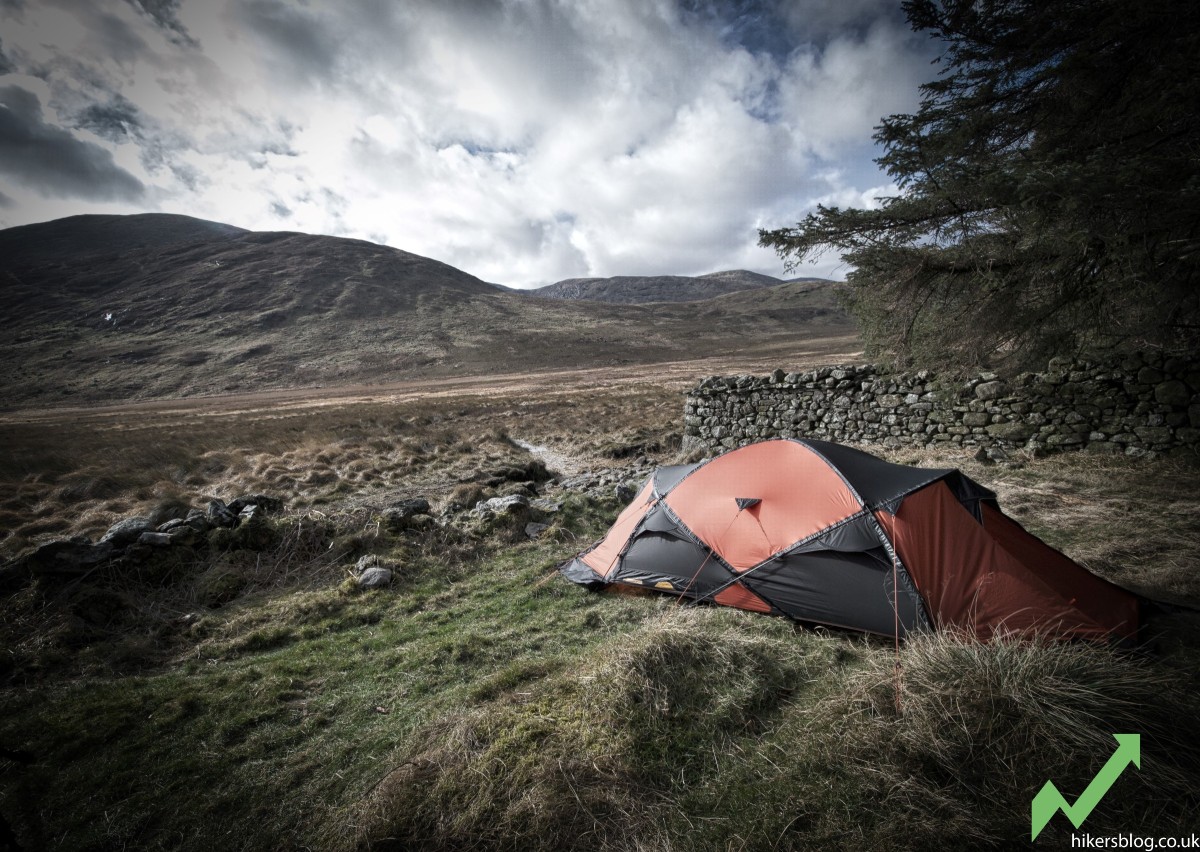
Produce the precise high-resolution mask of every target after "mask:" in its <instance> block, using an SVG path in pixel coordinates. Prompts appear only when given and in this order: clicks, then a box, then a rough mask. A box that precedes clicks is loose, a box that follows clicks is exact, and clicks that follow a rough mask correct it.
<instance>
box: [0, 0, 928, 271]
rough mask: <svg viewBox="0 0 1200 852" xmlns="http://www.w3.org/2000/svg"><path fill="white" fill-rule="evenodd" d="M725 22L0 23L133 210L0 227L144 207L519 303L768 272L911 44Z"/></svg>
mask: <svg viewBox="0 0 1200 852" xmlns="http://www.w3.org/2000/svg"><path fill="white" fill-rule="evenodd" d="M739 5H740V7H741V8H742V10H743V11H745V9H751V10H752V12H751V13H746V14H744V15H743V16H742V17H741V18H738V19H736V20H734V19H731V18H730V17H729V9H730V8H732V6H730V5H729V4H727V3H710V4H707V5H705V4H697V3H689V9H692V10H693V11H688V12H682V11H680V10H679V9H678V8H677V7H676V5H675V4H674V3H673V2H668V0H654V2H646V0H580V2H573V3H561V2H554V0H503V2H501V0H489V2H479V0H454V1H453V2H452V0H442V1H441V2H434V0H425V2H408V3H402V4H394V3H381V2H374V0H353V1H352V2H340V3H322V2H317V0H313V2H306V3H300V2H293V1H292V0H220V2H203V3H201V2H193V3H183V4H181V5H180V6H179V7H178V8H177V10H176V15H175V17H173V18H170V19H169V20H165V19H164V20H163V21H158V22H156V21H155V19H154V18H152V17H150V16H148V15H143V14H139V13H138V12H137V11H136V10H134V8H133V7H132V6H131V5H130V4H127V3H125V2H123V0H97V2H95V3H92V4H73V3H71V4H68V3H63V4H61V5H59V6H52V5H47V6H45V7H44V8H37V9H35V8H32V7H26V9H25V10H24V12H23V13H21V14H20V15H19V16H11V17H10V18H0V19H2V20H4V23H5V37H4V51H5V55H6V57H7V58H8V60H9V62H10V63H11V64H12V65H13V66H14V67H16V68H17V70H18V71H19V72H23V73H33V74H35V75H37V78H38V79H39V80H40V81H43V82H40V83H39V85H41V86H42V87H43V88H44V91H45V94H44V95H43V101H44V102H45V103H47V104H48V105H52V106H53V108H54V114H56V115H58V116H59V117H60V119H61V120H62V122H63V123H64V125H66V126H67V127H66V129H67V130H71V131H73V132H74V134H75V136H76V137H77V138H79V139H81V140H85V141H87V142H88V144H91V145H95V146H98V150H99V149H103V150H106V151H108V152H109V153H110V154H111V155H112V156H113V158H114V163H115V164H116V165H118V166H120V167H121V168H123V169H124V170H125V171H127V172H128V173H129V174H131V175H132V176H134V177H135V178H136V179H137V180H139V181H141V182H142V184H143V185H145V186H146V188H147V190H146V195H145V199H148V200H147V201H144V202H143V204H142V206H139V207H134V206H131V205H126V206H125V207H121V206H120V205H113V204H107V205H99V206H98V205H97V204H96V203H92V204H85V203H83V202H82V201H79V202H75V203H67V202H64V201H61V200H59V201H50V200H48V199H45V198H42V197H41V196H39V195H37V194H31V192H30V191H29V189H28V188H27V187H14V186H11V185H10V184H8V183H3V179H2V178H0V192H3V193H4V194H5V195H6V196H7V197H9V198H10V203H9V204H8V205H7V206H6V207H4V208H3V209H0V223H4V224H20V223H23V222H27V221H37V220H39V219H44V218H50V217H52V216H56V215H69V214H70V213H78V212H90V211H92V210H97V209H103V210H105V211H106V212H111V211H113V210H117V209H121V210H126V211H128V212H133V211H134V210H140V209H146V207H145V205H146V204H150V205H151V206H152V207H153V208H155V209H161V210H163V211H167V212H181V213H190V214H192V215H200V216H204V217H206V218H212V219H218V220H221V221H227V222H230V223H232V224H235V225H239V226H242V227H248V228H261V229H280V228H293V229H296V230H306V231H311V232H320V233H333V234H337V235H344V236H354V237H360V238H366V239H383V240H386V241H387V242H388V243H389V244H391V245H394V246H397V247H399V248H403V249H405V250H408V251H413V252H416V253H418V254H423V255H427V256H430V257H435V258H437V259H439V260H443V261H445V262H447V263H451V264H453V265H455V266H458V267H459V268H462V269H464V270H466V271H468V272H471V273H473V274H475V275H478V276H480V277H482V278H485V279H487V280H491V281H496V282H498V283H504V284H509V285H515V286H531V285H537V284H543V283H549V282H551V281H554V280H558V279H560V278H566V277H574V276H580V275H616V274H636V273H678V274H687V273H704V272H709V271H714V270H717V269H725V268H735V267H748V268H752V269H755V270H758V271H762V272H768V273H771V274H780V273H781V272H782V264H781V263H780V262H779V261H778V259H776V258H775V257H774V255H773V254H772V253H771V252H769V251H765V250H763V249H760V248H758V247H757V245H756V243H757V229H758V228H760V227H768V228H774V227H780V226H782V225H787V224H791V223H793V222H795V221H797V220H798V219H799V218H801V217H802V216H803V215H804V213H805V212H806V211H807V210H808V209H811V206H812V204H814V203H815V202H816V200H818V199H837V200H838V203H842V204H869V203H871V201H870V199H871V198H873V197H874V196H873V195H872V193H877V190H876V189H874V188H873V187H877V186H879V185H880V184H881V183H883V182H884V180H885V178H884V177H883V176H882V175H881V174H880V173H879V172H878V170H877V169H876V168H875V167H874V165H873V164H871V162H870V159H871V157H872V156H874V155H875V154H876V153H877V152H875V151H873V150H872V148H871V146H870V134H871V128H872V127H873V126H874V125H875V124H877V123H878V121H879V118H880V117H881V116H882V115H884V114H887V113H892V112H897V111H902V110H908V109H912V108H913V107H914V106H915V103H916V86H917V84H918V83H919V82H921V81H922V80H924V79H925V78H926V77H927V76H928V75H929V73H930V71H929V66H928V60H929V56H928V48H927V46H925V45H924V44H923V43H922V42H921V41H919V40H917V39H916V37H914V36H913V35H912V34H911V33H910V32H909V31H908V29H907V27H906V26H905V25H904V23H903V22H902V21H899V20H897V18H896V15H895V7H894V4H892V3H890V2H888V0H856V2H854V3H840V2H833V0H804V2H801V3H780V4H778V5H777V6H775V5H772V4H771V3H763V4H761V5H757V6H756V5H755V4H746V3H742V4H739ZM84 6H87V7H88V8H87V9H86V11H85V10H83V7H84ZM696 10H698V11H696ZM3 14H4V13H0V15H3ZM12 79H18V78H16V77H14V76H13V75H11V74H10V75H7V76H5V75H0V85H3V84H4V83H5V82H7V81H9V80H12ZM19 79H27V78H24V77H22V78H19ZM96 105H102V106H103V108H100V107H97V106H96ZM49 114H50V113H49V111H48V115H49ZM73 121H74V122H75V124H74V125H72V122H73ZM85 124H86V125H87V127H90V128H91V129H88V130H85V129H83V128H84V126H85ZM836 266H837V260H836V258H832V259H831V258H825V259H824V260H823V261H822V263H821V264H820V265H819V267H814V269H817V270H819V271H818V272H817V273H816V274H820V272H826V273H827V272H829V271H831V270H833V269H835V268H836ZM842 271H843V272H844V270H842Z"/></svg>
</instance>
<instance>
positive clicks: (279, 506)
mask: <svg viewBox="0 0 1200 852" xmlns="http://www.w3.org/2000/svg"><path fill="white" fill-rule="evenodd" d="M247 506H257V507H258V508H259V509H260V510H261V511H262V512H263V513H265V514H268V515H274V514H277V513H279V512H282V511H283V501H282V500H281V499H279V498H278V497H271V496H270V495H268V494H247V495H245V496H243V497H238V498H237V499H236V500H234V501H233V502H231V503H230V504H229V506H228V507H226V508H228V509H229V511H230V512H232V513H233V514H235V515H240V514H241V513H242V510H243V509H245V508H246V507H247Z"/></svg>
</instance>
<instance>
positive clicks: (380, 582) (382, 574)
mask: <svg viewBox="0 0 1200 852" xmlns="http://www.w3.org/2000/svg"><path fill="white" fill-rule="evenodd" d="M394 576H395V573H394V572H393V571H392V569H391V568H390V567H389V566H388V565H387V564H386V563H385V562H384V561H383V560H382V559H380V558H379V557H378V556H376V555H375V554H369V555H367V556H363V557H362V558H360V559H359V560H358V561H357V562H356V563H354V581H355V582H356V583H358V587H359V588H360V589H381V588H383V587H384V586H389V585H391V582H392V578H393V577H394Z"/></svg>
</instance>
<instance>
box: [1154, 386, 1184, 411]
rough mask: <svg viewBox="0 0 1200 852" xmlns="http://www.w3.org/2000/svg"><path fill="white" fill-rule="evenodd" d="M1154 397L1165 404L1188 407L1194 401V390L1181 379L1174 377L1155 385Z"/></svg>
mask: <svg viewBox="0 0 1200 852" xmlns="http://www.w3.org/2000/svg"><path fill="white" fill-rule="evenodd" d="M1154 398H1155V400H1157V401H1158V402H1160V403H1161V404H1163V405H1170V406H1172V407H1174V408H1186V407H1187V406H1188V405H1189V404H1190V403H1191V401H1192V391H1191V388H1189V387H1188V386H1187V385H1186V384H1184V383H1183V382H1181V381H1179V379H1172V380H1171V381H1169V382H1162V383H1161V384H1158V385H1155V387H1154Z"/></svg>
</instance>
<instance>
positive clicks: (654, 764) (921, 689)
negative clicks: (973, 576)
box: [354, 608, 1200, 852]
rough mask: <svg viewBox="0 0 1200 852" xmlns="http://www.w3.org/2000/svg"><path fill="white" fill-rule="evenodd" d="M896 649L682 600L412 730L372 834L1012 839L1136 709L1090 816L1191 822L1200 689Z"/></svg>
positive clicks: (1091, 656) (992, 650)
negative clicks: (1041, 797)
mask: <svg viewBox="0 0 1200 852" xmlns="http://www.w3.org/2000/svg"><path fill="white" fill-rule="evenodd" d="M900 659H901V669H900V675H899V677H897V676H896V671H895V668H894V665H895V657H894V656H893V652H892V651H891V650H890V649H888V648H886V647H883V646H881V645H879V644H876V643H871V642H866V641H862V640H851V639H848V638H846V637H842V636H829V635H819V634H813V633H805V632H793V631H791V629H790V628H788V627H787V626H786V625H781V624H780V623H778V622H769V621H768V622H766V623H764V622H763V620H762V619H758V620H755V619H754V618H753V617H752V616H748V617H747V616H744V615H742V614H738V613H729V612H727V611H720V610H716V609H706V608H702V609H691V610H674V609H672V610H670V611H668V612H667V613H665V614H664V615H662V616H659V617H656V618H652V619H649V620H647V621H646V622H644V623H643V624H642V625H641V626H639V627H638V628H636V629H635V630H633V631H632V632H630V633H627V634H625V635H622V636H620V637H619V638H617V639H614V640H612V641H610V642H608V643H607V644H605V645H604V646H603V647H601V648H599V649H597V651H596V653H595V654H594V655H592V656H591V657H589V658H588V659H586V660H583V661H581V663H582V665H581V666H580V667H578V668H577V669H575V670H570V671H562V672H558V673H554V674H551V675H550V676H548V677H546V678H545V680H544V681H543V682H542V683H541V684H539V685H537V686H535V687H528V686H527V687H525V688H523V689H522V688H520V687H518V688H517V689H516V690H514V691H513V692H511V693H509V694H508V695H506V696H503V697H500V698H498V699H495V700H492V701H490V702H487V703H485V704H484V705H483V706H480V707H476V708H474V709H471V710H467V711H462V712H455V713H453V714H451V715H449V716H447V717H443V718H441V719H439V720H437V721H436V722H433V723H431V724H430V725H428V726H427V727H425V728H423V729H421V730H420V731H418V732H416V733H415V734H414V736H413V737H412V740H411V741H412V743H413V745H412V746H410V748H409V750H407V751H405V752H402V753H401V754H400V755H399V760H400V762H399V764H398V765H397V766H396V768H394V769H393V770H392V771H391V772H389V773H388V774H387V775H386V776H385V777H384V778H383V780H382V781H381V782H380V784H379V785H378V787H376V788H375V789H374V790H373V791H372V792H371V794H370V795H369V797H368V799H367V801H366V802H365V803H364V806H363V809H362V813H361V815H360V816H358V817H356V818H355V820H354V821H355V823H356V824H357V825H358V826H359V831H360V833H359V838H358V840H359V845H360V847H361V848H374V849H410V848H426V849H480V850H482V849H489V850H507V849H546V850H550V849H573V850H605V849H630V848H637V849H664V850H666V849H677V848H688V849H711V850H714V852H715V850H723V849H728V848H739V849H814V848H833V849H846V850H853V849H870V848H875V849H885V848H886V849H913V850H918V849H941V848H979V849H1006V848H1011V847H1012V846H1013V845H1016V844H1017V843H1018V842H1019V841H1020V840H1022V839H1023V838H1024V837H1027V836H1028V831H1029V803H1030V800H1031V799H1032V797H1033V795H1034V794H1035V793H1036V792H1037V790H1038V789H1040V788H1041V786H1042V784H1044V783H1045V781H1047V780H1053V781H1054V782H1055V784H1056V786H1058V787H1059V789H1060V790H1062V791H1063V792H1064V794H1065V795H1067V796H1068V797H1070V799H1071V800H1073V799H1074V797H1076V796H1077V795H1078V794H1079V793H1080V792H1081V791H1082V789H1083V788H1084V787H1085V786H1086V785H1087V783H1088V782H1089V781H1090V780H1091V778H1092V777H1093V776H1094V775H1095V773H1096V771H1097V770H1098V769H1099V767H1100V766H1101V765H1102V764H1103V763H1104V761H1105V760H1106V759H1107V758H1108V756H1109V755H1111V754H1112V752H1113V750H1114V748H1115V746H1116V743H1115V741H1114V740H1113V739H1112V737H1111V734H1112V733H1125V732H1139V733H1141V734H1142V737H1143V739H1142V742H1143V752H1142V753H1143V761H1142V767H1141V771H1140V772H1138V771H1136V770H1134V769H1133V768H1132V767H1131V768H1130V769H1129V771H1128V773H1127V774H1126V777H1123V778H1122V780H1121V781H1120V782H1118V786H1117V787H1116V788H1114V791H1113V793H1112V794H1111V799H1108V798H1106V800H1105V807H1104V809H1103V813H1101V812H1100V811H1097V813H1096V816H1095V817H1094V818H1093V819H1092V820H1091V821H1090V823H1089V830H1092V831H1093V832H1095V831H1105V830H1108V831H1113V832H1116V831H1118V830H1126V831H1128V830H1131V829H1133V828H1135V827H1137V826H1142V827H1144V828H1145V829H1146V831H1147V833H1149V832H1151V831H1153V832H1157V833H1159V834H1164V833H1180V834H1186V833H1188V832H1190V831H1191V830H1194V829H1195V827H1196V825H1197V820H1196V817H1195V813H1196V810H1195V809H1196V806H1197V804H1200V802H1198V801H1197V800H1198V798H1200V794H1198V793H1197V791H1198V790H1200V749H1198V747H1197V746H1196V745H1195V742H1194V738H1193V737H1192V734H1191V724H1192V721H1194V719H1195V718H1196V714H1197V709H1198V708H1197V706H1196V701H1195V698H1194V696H1193V695H1191V694H1189V693H1187V692H1185V691H1181V690H1179V689H1178V688H1177V685H1176V684H1175V682H1174V681H1173V680H1172V678H1171V677H1169V676H1168V674H1166V673H1165V672H1164V671H1163V670H1160V669H1156V668H1154V667H1153V666H1151V665H1149V664H1147V663H1146V662H1144V661H1139V660H1137V659H1135V658H1132V657H1128V656H1122V655H1120V654H1117V653H1114V652H1112V651H1110V650H1106V649H1102V648H1096V647H1092V646H1085V645H1063V644H1061V643H1049V642H1036V641H1035V642H1028V641H1022V642H1017V641H1004V640H993V641H991V642H988V643H979V642H975V641H971V640H968V639H966V638H962V637H956V636H953V635H945V634H943V635H937V636H927V637H921V638H918V639H916V640H913V641H911V642H909V643H907V644H906V646H905V647H904V649H903V650H902V652H901V657H900ZM897 689H898V691H899V698H898V700H897ZM1064 825H1065V820H1064V821H1063V824H1058V823H1056V824H1053V825H1052V826H1051V827H1050V828H1049V829H1047V834H1046V835H1045V836H1046V837H1047V838H1048V839H1049V841H1050V842H1053V841H1054V839H1055V838H1057V839H1058V840H1059V841H1061V840H1063V839H1064V837H1065V834H1064Z"/></svg>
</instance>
